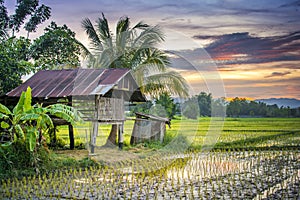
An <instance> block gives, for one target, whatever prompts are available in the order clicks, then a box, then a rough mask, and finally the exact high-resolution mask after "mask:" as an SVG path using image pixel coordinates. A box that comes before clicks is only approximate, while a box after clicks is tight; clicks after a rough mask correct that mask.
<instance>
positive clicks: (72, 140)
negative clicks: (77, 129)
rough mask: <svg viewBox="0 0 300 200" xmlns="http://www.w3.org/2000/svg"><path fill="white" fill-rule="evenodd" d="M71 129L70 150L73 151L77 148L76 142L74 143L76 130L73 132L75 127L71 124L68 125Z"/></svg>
mask: <svg viewBox="0 0 300 200" xmlns="http://www.w3.org/2000/svg"><path fill="white" fill-rule="evenodd" d="M68 128H69V138H70V149H71V150H73V149H74V147H75V145H74V144H75V141H74V130H73V125H72V124H69V125H68Z"/></svg>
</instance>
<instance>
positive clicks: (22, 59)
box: [0, 0, 50, 95]
mask: <svg viewBox="0 0 300 200" xmlns="http://www.w3.org/2000/svg"><path fill="white" fill-rule="evenodd" d="M49 17H50V8H49V7H48V6H45V5H41V6H39V1H38V0H26V1H25V0H18V1H17V5H16V9H15V12H14V14H12V15H8V12H7V8H6V7H5V5H4V0H0V41H1V45H0V55H1V56H0V92H1V95H3V94H5V93H7V92H8V91H10V90H12V89H13V88H15V87H17V86H18V85H19V84H20V83H21V82H22V80H21V77H22V76H23V75H26V74H29V73H30V72H32V71H33V70H34V68H33V66H32V64H31V63H30V62H29V60H30V59H31V55H30V51H29V47H30V45H31V42H30V40H29V39H28V35H29V33H30V32H33V31H35V30H36V28H37V26H38V25H39V24H41V23H42V22H44V21H45V20H47V19H48V18H49ZM26 20H27V21H26ZM24 24H25V25H24ZM22 25H24V29H25V30H26V31H27V39H25V38H24V37H19V38H17V37H15V36H14V35H15V33H17V32H19V30H20V28H21V26H22Z"/></svg>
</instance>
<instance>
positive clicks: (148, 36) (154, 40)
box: [133, 26, 164, 48]
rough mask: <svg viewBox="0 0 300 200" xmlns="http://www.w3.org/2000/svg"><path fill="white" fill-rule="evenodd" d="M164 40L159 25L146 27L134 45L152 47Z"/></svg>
mask: <svg viewBox="0 0 300 200" xmlns="http://www.w3.org/2000/svg"><path fill="white" fill-rule="evenodd" d="M162 41H164V34H163V32H162V31H161V29H160V27H159V26H153V27H147V28H145V29H144V30H143V31H142V32H141V33H140V34H139V35H138V36H137V37H136V38H135V39H134V41H133V47H136V46H139V48H150V47H154V45H156V44H158V43H160V42H162Z"/></svg>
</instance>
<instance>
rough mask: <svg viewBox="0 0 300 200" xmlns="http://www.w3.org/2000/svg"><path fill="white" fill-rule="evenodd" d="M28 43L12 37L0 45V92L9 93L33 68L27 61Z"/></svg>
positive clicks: (26, 40) (21, 38)
mask: <svg viewBox="0 0 300 200" xmlns="http://www.w3.org/2000/svg"><path fill="white" fill-rule="evenodd" d="M29 45H30V41H29V40H28V39H25V38H23V37H20V38H19V39H17V38H15V37H12V38H9V39H7V40H5V41H2V42H1V45H0V92H1V95H3V94H5V93H7V92H9V91H10V90H12V89H14V88H15V87H17V86H18V85H19V84H21V83H22V80H21V77H22V76H23V75H26V74H28V73H30V72H31V71H32V70H33V66H32V64H31V63H30V62H28V59H29V57H30V55H29V50H28V49H29Z"/></svg>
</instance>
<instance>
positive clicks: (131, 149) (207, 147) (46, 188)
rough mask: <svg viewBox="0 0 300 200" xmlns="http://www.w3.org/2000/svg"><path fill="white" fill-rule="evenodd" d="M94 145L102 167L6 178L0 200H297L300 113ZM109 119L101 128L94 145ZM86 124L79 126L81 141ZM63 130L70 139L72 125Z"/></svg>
mask: <svg viewBox="0 0 300 200" xmlns="http://www.w3.org/2000/svg"><path fill="white" fill-rule="evenodd" d="M132 128H133V121H132V120H128V121H127V122H126V124H125V128H124V136H125V141H124V142H125V148H124V150H122V151H120V150H118V149H117V147H116V148H113V149H111V148H110V149H107V148H101V147H99V148H97V151H96V153H95V154H93V155H90V156H91V158H92V159H94V160H96V161H98V162H101V163H102V165H101V167H89V168H78V169H67V170H57V171H51V172H49V173H46V174H40V175H37V176H32V177H23V178H22V179H8V180H2V182H1V187H0V197H2V199H300V191H299V188H300V118H282V119H281V118H226V119H224V120H223V119H218V118H214V119H210V118H200V119H199V120H187V119H176V120H172V125H171V128H170V129H169V128H167V133H166V136H165V140H164V143H163V144H160V143H158V142H146V143H143V144H137V145H134V146H130V145H129V141H130V135H131V131H132ZM109 130H110V126H109V125H103V126H101V127H100V130H99V134H98V137H97V145H99V146H101V145H103V144H104V143H105V141H106V138H107V136H108V133H109ZM88 134H89V125H88V124H81V125H78V126H77V127H76V131H75V137H76V142H77V143H81V142H83V143H85V141H87V140H88ZM59 137H60V138H62V140H65V142H66V143H67V140H68V138H67V137H68V133H67V128H65V127H62V128H61V129H60V131H59Z"/></svg>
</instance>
